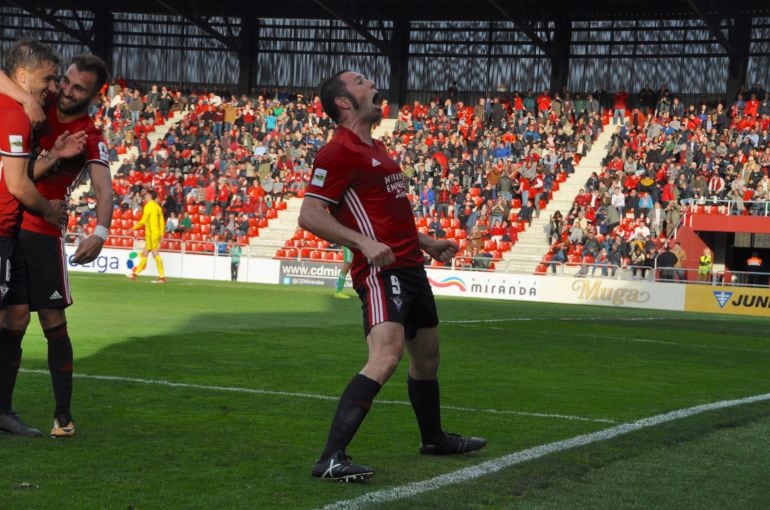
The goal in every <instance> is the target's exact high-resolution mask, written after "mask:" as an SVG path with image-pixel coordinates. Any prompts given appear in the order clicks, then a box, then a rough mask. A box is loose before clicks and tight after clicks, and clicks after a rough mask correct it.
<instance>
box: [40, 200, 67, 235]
mask: <svg viewBox="0 0 770 510" xmlns="http://www.w3.org/2000/svg"><path fill="white" fill-rule="evenodd" d="M48 203H49V204H50V206H51V207H50V208H49V209H48V213H47V214H46V215H45V216H43V219H44V220H45V221H47V222H48V223H50V224H51V225H54V226H56V227H60V228H61V227H64V226H65V225H66V224H67V203H66V202H65V201H64V200H49V201H48Z"/></svg>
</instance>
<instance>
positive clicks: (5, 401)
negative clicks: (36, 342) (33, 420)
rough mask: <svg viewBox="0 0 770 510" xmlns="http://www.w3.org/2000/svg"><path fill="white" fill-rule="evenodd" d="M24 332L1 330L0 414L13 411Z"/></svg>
mask: <svg viewBox="0 0 770 510" xmlns="http://www.w3.org/2000/svg"><path fill="white" fill-rule="evenodd" d="M22 338H24V331H13V330H11V329H6V328H2V329H0V413H2V414H5V413H7V412H8V411H11V410H12V409H13V406H12V400H13V388H14V387H15V386H16V376H17V374H18V373H19V366H20V365H21V339H22Z"/></svg>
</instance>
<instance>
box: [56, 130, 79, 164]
mask: <svg viewBox="0 0 770 510" xmlns="http://www.w3.org/2000/svg"><path fill="white" fill-rule="evenodd" d="M87 136H88V135H86V132H85V131H78V132H77V133H74V134H70V132H69V131H65V132H64V133H62V134H61V135H59V138H57V139H56V141H55V142H54V143H53V150H52V151H51V152H53V154H54V157H56V158H59V159H67V158H71V157H73V156H77V155H78V154H80V153H81V152H83V149H84V148H85V146H86V138H87Z"/></svg>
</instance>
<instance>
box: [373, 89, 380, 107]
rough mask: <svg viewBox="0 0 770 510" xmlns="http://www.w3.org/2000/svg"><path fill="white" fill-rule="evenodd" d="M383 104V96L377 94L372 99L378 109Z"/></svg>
mask: <svg viewBox="0 0 770 510" xmlns="http://www.w3.org/2000/svg"><path fill="white" fill-rule="evenodd" d="M381 102H382V96H380V93H379V92H377V93H376V94H375V95H374V97H372V103H374V106H375V107H376V108H378V109H379V108H380V103H381Z"/></svg>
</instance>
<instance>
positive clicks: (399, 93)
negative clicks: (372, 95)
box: [388, 18, 411, 114]
mask: <svg viewBox="0 0 770 510" xmlns="http://www.w3.org/2000/svg"><path fill="white" fill-rule="evenodd" d="M410 30H411V23H410V22H409V20H408V19H405V18H396V19H394V20H393V35H392V36H391V40H390V48H389V51H388V60H389V61H390V83H389V84H388V88H389V90H390V94H389V96H390V97H389V98H388V101H390V106H391V107H390V111H391V112H393V113H394V114H395V113H396V112H398V110H399V108H401V106H403V105H404V103H406V93H407V87H408V85H409V41H410V35H409V32H410Z"/></svg>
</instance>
